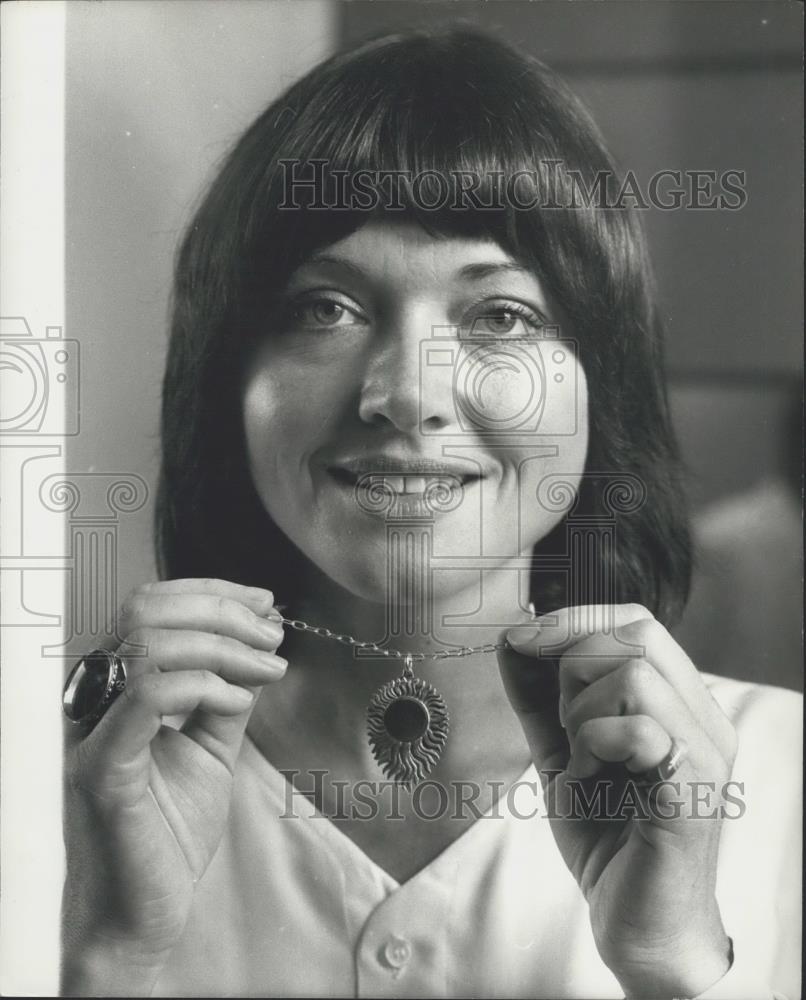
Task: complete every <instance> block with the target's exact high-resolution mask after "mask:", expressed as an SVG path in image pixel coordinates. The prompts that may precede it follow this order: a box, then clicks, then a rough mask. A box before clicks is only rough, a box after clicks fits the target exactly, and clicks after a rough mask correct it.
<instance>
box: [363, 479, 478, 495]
mask: <svg viewBox="0 0 806 1000" xmlns="http://www.w3.org/2000/svg"><path fill="white" fill-rule="evenodd" d="M372 482H373V483H383V484H384V486H385V487H386V489H387V490H389V491H390V492H392V493H396V494H398V495H401V494H420V495H422V494H423V493H425V491H426V490H427V489H428V488H429V486H433V485H435V484H437V483H442V484H443V485H444V486H446V487H448V488H449V489H459V488H460V487H461V480H460V479H459V477H458V476H373V477H372Z"/></svg>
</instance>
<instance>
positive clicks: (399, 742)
mask: <svg viewBox="0 0 806 1000" xmlns="http://www.w3.org/2000/svg"><path fill="white" fill-rule="evenodd" d="M367 735H368V738H369V745H370V747H371V749H372V754H373V756H374V757H375V760H376V761H377V762H378V764H379V765H380V766H381V768H382V769H383V773H384V774H385V775H386V777H387V778H391V779H392V780H393V781H397V782H399V783H400V784H403V785H411V784H414V783H415V782H418V781H422V780H423V778H425V777H427V776H428V774H430V772H431V770H432V769H433V768H434V767H435V766H436V764H437V763H438V761H439V758H440V756H441V754H442V750H443V748H444V746H445V743H446V741H447V739H448V709H447V706H446V705H445V701H444V699H443V697H442V695H441V694H440V693H439V692H438V691H437V690H436V688H434V687H432V685H430V684H428V683H427V682H426V681H424V680H421V679H420V678H419V677H414V676H413V674H412V672H411V670H410V669H407V670H406V671H405V672H404V674H403V676H402V677H396V678H395V679H394V680H393V681H389V683H388V684H384V686H383V687H382V688H379V689H378V690H377V691H376V692H375V694H374V695H373V696H372V698H371V700H370V703H369V707H368V708H367Z"/></svg>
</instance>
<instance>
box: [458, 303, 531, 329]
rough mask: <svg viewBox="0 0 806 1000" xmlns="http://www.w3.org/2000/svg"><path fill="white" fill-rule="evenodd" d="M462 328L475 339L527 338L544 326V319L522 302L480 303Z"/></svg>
mask: <svg viewBox="0 0 806 1000" xmlns="http://www.w3.org/2000/svg"><path fill="white" fill-rule="evenodd" d="M467 321H468V322H466V323H463V324H462V325H463V327H464V328H465V330H467V332H468V333H469V335H470V336H471V337H472V336H476V337H485V336H486V337H508V336H512V335H515V336H520V337H528V336H534V334H535V333H536V332H537V331H538V330H540V328H541V327H543V326H545V324H546V322H547V321H546V319H545V317H543V316H542V315H541V314H540V313H538V312H536V311H535V310H533V309H530V308H529V306H526V305H524V304H523V303H522V302H503V303H494V302H482V303H481V304H480V305H479V306H477V307H476V308H475V309H473V310H471V311H470V313H469V315H468V317H467Z"/></svg>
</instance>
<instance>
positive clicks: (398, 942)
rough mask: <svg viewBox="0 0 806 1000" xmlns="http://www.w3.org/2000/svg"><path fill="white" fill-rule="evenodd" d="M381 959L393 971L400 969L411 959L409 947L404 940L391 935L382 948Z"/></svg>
mask: <svg viewBox="0 0 806 1000" xmlns="http://www.w3.org/2000/svg"><path fill="white" fill-rule="evenodd" d="M383 957H384V959H385V960H386V963H387V965H390V966H391V967H392V968H393V969H402V968H403V966H404V965H406V964H407V963H408V961H409V959H410V958H411V945H410V944H409V942H408V941H407V940H406V939H405V938H402V937H398V936H397V935H393V936H392V937H390V938H389V940H388V941H387V942H386V944H385V945H384V947H383Z"/></svg>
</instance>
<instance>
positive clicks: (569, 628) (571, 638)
mask: <svg viewBox="0 0 806 1000" xmlns="http://www.w3.org/2000/svg"><path fill="white" fill-rule="evenodd" d="M642 618H652V614H651V612H649V611H647V609H646V608H645V607H643V606H642V605H640V604H588V605H577V606H574V607H570V608H560V609H559V610H558V611H553V612H551V613H550V614H547V615H542V616H541V617H540V618H537V619H536V620H535V621H534V622H531V623H530V624H528V625H522V626H521V625H519V626H516V627H514V628H511V629H510V630H509V631H508V632H507V642H509V643H510V645H511V646H512V647H513V648H514V649H516V650H518V652H520V653H524V654H525V655H527V656H536V657H549V658H552V657H553V658H558V657H560V656H561V655H562V654H563V653H564V652H565V650H566V649H569V648H570V647H571V646H573V645H574V644H575V643H577V642H580V641H581V640H582V639H585V638H587V637H588V636H590V635H593V634H595V633H599V632H604V633H605V634H610V633H611V632H613V630H614V629H617V628H621V627H622V626H624V625H627V624H629V623H630V622H634V621H638V620H640V619H642ZM627 655H629V654H627Z"/></svg>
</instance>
